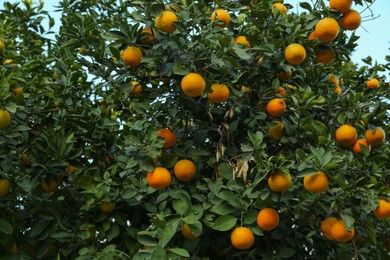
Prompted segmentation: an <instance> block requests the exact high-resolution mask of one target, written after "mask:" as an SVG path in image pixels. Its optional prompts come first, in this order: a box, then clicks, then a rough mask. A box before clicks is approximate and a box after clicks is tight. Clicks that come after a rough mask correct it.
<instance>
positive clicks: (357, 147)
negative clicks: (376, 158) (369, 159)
mask: <svg viewBox="0 0 390 260" xmlns="http://www.w3.org/2000/svg"><path fill="white" fill-rule="evenodd" d="M360 145H363V146H364V147H366V148H367V149H368V151H370V150H371V145H370V144H369V143H368V142H367V140H366V139H358V140H356V142H355V143H354V144H353V146H352V151H353V152H354V153H362V152H363V150H362V148H360Z"/></svg>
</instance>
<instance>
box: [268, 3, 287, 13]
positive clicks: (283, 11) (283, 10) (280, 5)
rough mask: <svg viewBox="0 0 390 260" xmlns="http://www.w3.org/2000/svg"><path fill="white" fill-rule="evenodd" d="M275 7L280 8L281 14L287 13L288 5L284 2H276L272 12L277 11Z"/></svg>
mask: <svg viewBox="0 0 390 260" xmlns="http://www.w3.org/2000/svg"><path fill="white" fill-rule="evenodd" d="M275 8H276V9H278V10H279V12H280V13H281V14H287V11H288V10H287V7H286V6H285V5H284V4H282V3H275V4H273V5H272V10H271V12H272V13H275Z"/></svg>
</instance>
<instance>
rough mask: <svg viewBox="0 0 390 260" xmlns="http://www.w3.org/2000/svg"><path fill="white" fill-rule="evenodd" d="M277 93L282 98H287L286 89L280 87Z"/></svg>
mask: <svg viewBox="0 0 390 260" xmlns="http://www.w3.org/2000/svg"><path fill="white" fill-rule="evenodd" d="M275 93H276V94H279V95H281V96H282V97H285V96H286V89H285V88H283V87H278V88H277V89H276V90H275Z"/></svg>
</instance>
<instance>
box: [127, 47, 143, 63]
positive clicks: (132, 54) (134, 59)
mask: <svg viewBox="0 0 390 260" xmlns="http://www.w3.org/2000/svg"><path fill="white" fill-rule="evenodd" d="M142 57H143V54H142V51H141V49H140V48H138V47H135V46H129V47H127V48H126V49H125V50H124V51H123V52H122V60H123V62H124V63H125V64H126V65H127V66H129V67H133V68H135V67H138V66H139V65H140V64H141V60H142Z"/></svg>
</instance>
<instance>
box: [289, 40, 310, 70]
mask: <svg viewBox="0 0 390 260" xmlns="http://www.w3.org/2000/svg"><path fill="white" fill-rule="evenodd" d="M284 57H285V58H286V60H287V62H288V63H290V64H293V65H299V64H301V63H302V62H303V61H304V60H305V58H306V50H305V48H304V47H303V46H302V45H301V44H299V43H292V44H290V45H289V46H287V48H286V49H285V50H284Z"/></svg>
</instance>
